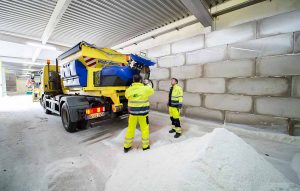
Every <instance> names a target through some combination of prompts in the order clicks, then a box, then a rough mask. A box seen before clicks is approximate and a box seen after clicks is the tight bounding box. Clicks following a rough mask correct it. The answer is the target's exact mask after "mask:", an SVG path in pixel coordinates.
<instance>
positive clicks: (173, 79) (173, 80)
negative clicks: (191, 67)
mask: <svg viewBox="0 0 300 191" xmlns="http://www.w3.org/2000/svg"><path fill="white" fill-rule="evenodd" d="M176 84H178V80H177V79H176V78H172V79H171V85H172V86H174V85H176Z"/></svg>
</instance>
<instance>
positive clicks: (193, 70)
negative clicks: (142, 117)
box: [147, 10, 300, 132]
mask: <svg viewBox="0 0 300 191" xmlns="http://www.w3.org/2000/svg"><path fill="white" fill-rule="evenodd" d="M299 18H300V10H297V11H293V12H290V13H285V14H280V15H276V16H273V17H269V18H264V19H261V20H258V21H251V22H248V23H244V24H241V25H237V26H234V27H231V28H227V29H223V30H219V31H213V32H211V33H209V34H205V35H199V36H195V37H193V38H189V39H185V40H181V41H178V42H174V43H172V44H166V45H163V46H159V47H154V48H151V49H148V50H147V52H148V56H149V57H151V58H155V59H157V60H158V67H157V68H155V69H153V70H152V73H151V78H152V79H153V80H154V84H155V89H156V90H157V91H156V93H155V95H154V96H153V97H152V98H151V99H150V102H151V105H152V106H153V107H152V109H155V110H159V111H162V112H168V108H167V105H166V103H167V99H168V89H169V84H170V78H172V77H175V78H178V79H179V81H180V85H181V86H182V87H183V89H184V108H183V110H182V114H183V115H184V116H187V117H192V118H197V119H206V120H213V121H218V122H223V123H224V122H227V123H239V124H247V125H253V126H264V127H266V126H280V127H281V128H282V132H287V127H288V122H289V121H299V120H300V54H299V53H300V19H299ZM270 128H271V127H270Z"/></svg>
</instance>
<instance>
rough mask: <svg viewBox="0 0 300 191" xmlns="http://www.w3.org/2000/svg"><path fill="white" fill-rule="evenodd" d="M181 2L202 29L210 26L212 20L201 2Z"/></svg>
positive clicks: (185, 0)
mask: <svg viewBox="0 0 300 191" xmlns="http://www.w3.org/2000/svg"><path fill="white" fill-rule="evenodd" d="M181 2H182V3H183V4H184V6H185V7H186V8H187V9H188V10H189V11H190V12H191V13H192V14H193V15H194V16H195V17H196V18H197V19H198V21H199V22H200V23H201V24H202V25H203V26H204V27H209V26H212V23H213V18H212V16H211V15H210V13H209V12H208V10H207V8H206V7H205V6H204V2H203V0H181Z"/></svg>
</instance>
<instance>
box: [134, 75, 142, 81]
mask: <svg viewBox="0 0 300 191" xmlns="http://www.w3.org/2000/svg"><path fill="white" fill-rule="evenodd" d="M133 82H142V77H141V76H140V75H139V74H135V75H134V76H133Z"/></svg>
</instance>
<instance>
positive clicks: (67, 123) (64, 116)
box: [61, 103, 78, 133]
mask: <svg viewBox="0 0 300 191" xmlns="http://www.w3.org/2000/svg"><path fill="white" fill-rule="evenodd" d="M61 120H62V123H63V126H64V128H65V129H66V131H68V132H70V133H72V132H75V131H76V129H77V125H78V123H77V122H71V118H70V111H69V108H68V106H67V104H66V103H64V104H63V105H62V107H61Z"/></svg>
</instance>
